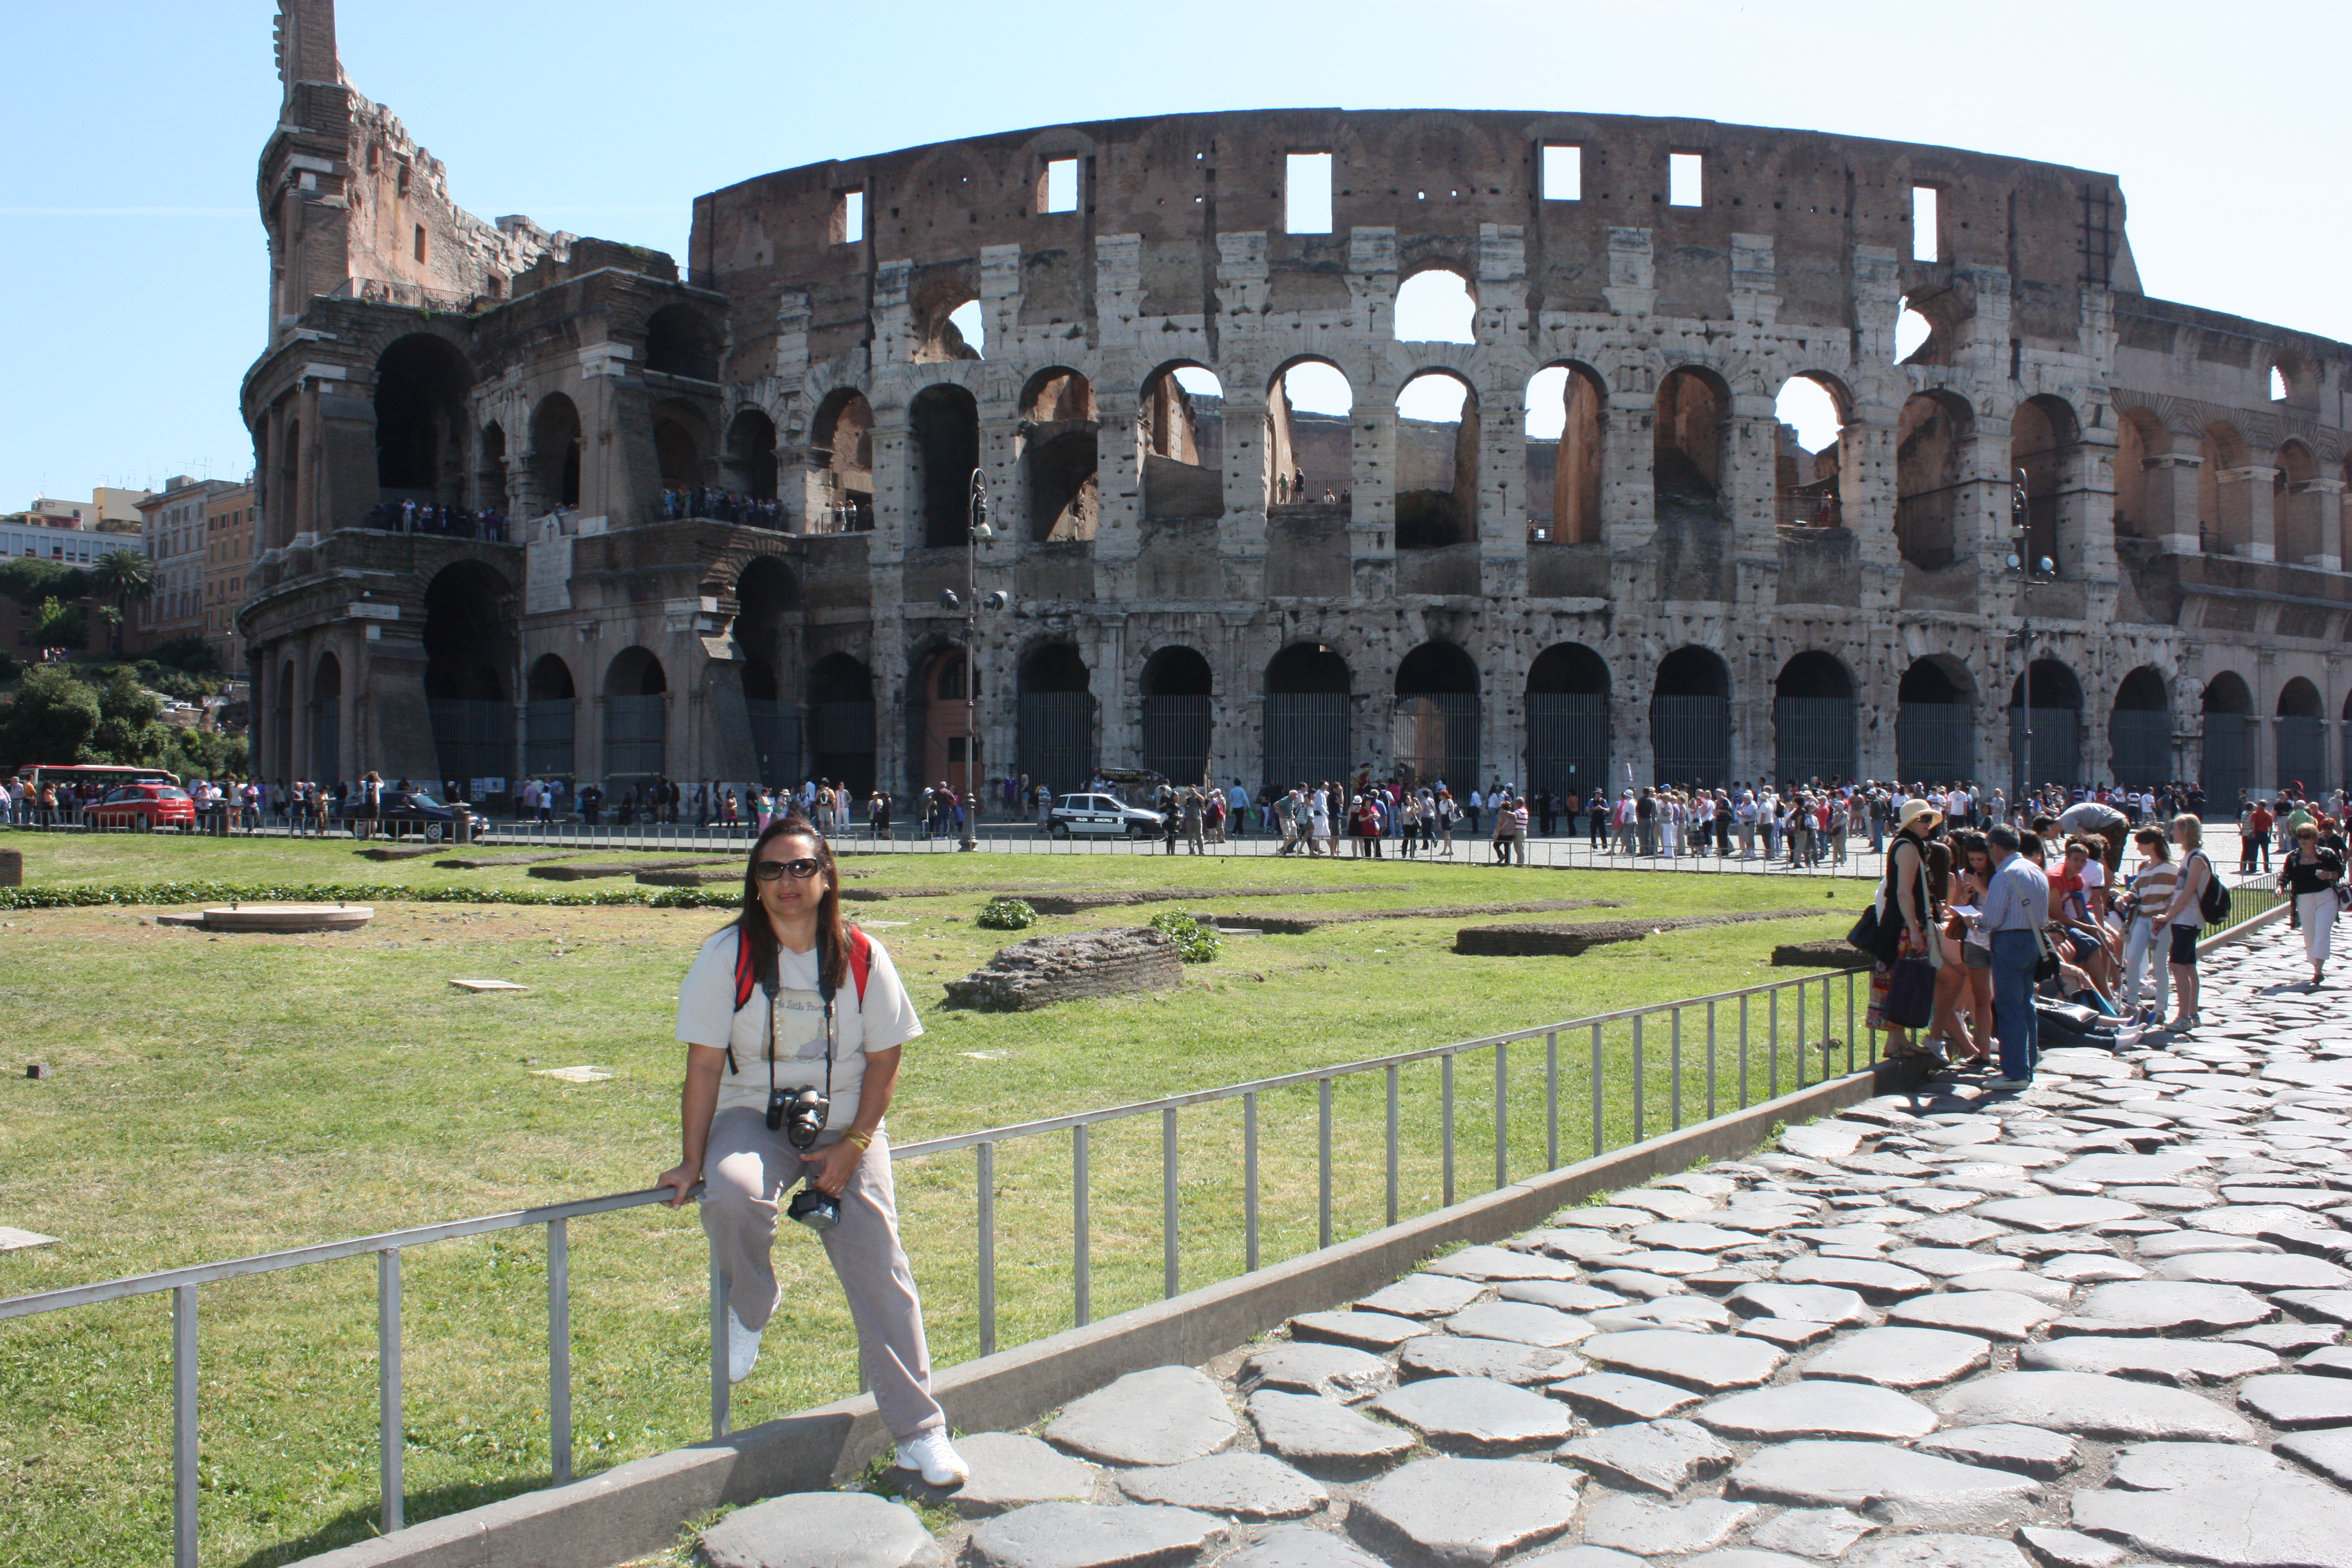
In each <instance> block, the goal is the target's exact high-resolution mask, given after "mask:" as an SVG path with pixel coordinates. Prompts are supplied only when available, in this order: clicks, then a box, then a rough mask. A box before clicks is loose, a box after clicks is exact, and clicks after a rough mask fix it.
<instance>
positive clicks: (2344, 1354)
mask: <svg viewBox="0 0 2352 1568" xmlns="http://www.w3.org/2000/svg"><path fill="white" fill-rule="evenodd" d="M2294 1369H2295V1371H2297V1372H2301V1373H2309V1374H2310V1375H2311V1376H2313V1377H2352V1346H2346V1345H2329V1346H2327V1347H2326V1348H2325V1349H2322V1350H2315V1351H2313V1352H2311V1353H2310V1354H2309V1355H2306V1356H2305V1357H2303V1358H2302V1359H2301V1360H2299V1361H2297V1362H2296V1363H2294Z"/></svg>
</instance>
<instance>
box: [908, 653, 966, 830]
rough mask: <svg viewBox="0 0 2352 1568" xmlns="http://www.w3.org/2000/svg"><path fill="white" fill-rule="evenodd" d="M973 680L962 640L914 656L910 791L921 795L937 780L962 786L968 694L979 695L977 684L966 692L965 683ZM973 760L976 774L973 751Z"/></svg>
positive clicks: (909, 685) (910, 689) (909, 688)
mask: <svg viewBox="0 0 2352 1568" xmlns="http://www.w3.org/2000/svg"><path fill="white" fill-rule="evenodd" d="M971 679H973V678H972V671H971V659H970V658H968V657H967V656H966V653H965V650H964V647H963V645H962V644H961V643H954V642H948V643H940V644H939V645H937V646H936V647H931V648H929V649H928V650H925V651H923V652H920V653H918V654H917V655H916V657H915V660H914V664H913V667H912V674H911V679H909V681H908V692H909V694H910V695H909V697H908V708H909V710H910V717H912V718H913V720H914V723H915V737H914V744H913V745H912V746H910V747H909V748H908V760H909V763H911V770H910V772H911V776H910V778H909V779H908V788H909V791H910V792H911V793H914V794H917V795H919V794H920V793H921V792H922V790H923V789H924V787H925V786H926V785H929V784H939V783H941V782H946V783H948V784H950V785H951V786H952V787H953V788H955V789H956V790H957V791H958V792H959V793H961V791H962V789H963V765H964V750H965V748H966V747H967V746H969V745H971V734H972V729H971V700H970V699H971V696H976V695H977V694H978V688H977V686H976V685H975V686H973V687H972V688H971V689H970V691H969V692H968V691H967V687H966V683H967V681H969V680H971ZM971 761H972V763H973V766H974V769H975V773H974V777H975V779H977V777H978V773H977V769H978V767H979V765H980V763H981V761H982V759H981V757H980V755H979V754H978V753H977V752H974V753H973V755H972V758H971Z"/></svg>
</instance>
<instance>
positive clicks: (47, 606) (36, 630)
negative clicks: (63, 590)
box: [33, 599, 89, 648]
mask: <svg viewBox="0 0 2352 1568" xmlns="http://www.w3.org/2000/svg"><path fill="white" fill-rule="evenodd" d="M34 614H35V621H34V626H33V640H34V641H35V642H37V643H38V644H39V645H40V646H41V647H75V648H78V647H89V628H88V627H87V626H84V625H83V624H82V618H81V611H80V610H79V608H78V607H76V606H75V605H68V604H67V603H66V602H65V601H64V600H62V599H43V600H42V601H41V607H40V608H39V609H38V610H37V611H36V612H34Z"/></svg>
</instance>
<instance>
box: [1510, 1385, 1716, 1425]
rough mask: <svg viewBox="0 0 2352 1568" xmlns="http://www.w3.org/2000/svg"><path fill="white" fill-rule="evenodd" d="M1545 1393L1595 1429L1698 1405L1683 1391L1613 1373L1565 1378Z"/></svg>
mask: <svg viewBox="0 0 2352 1568" xmlns="http://www.w3.org/2000/svg"><path fill="white" fill-rule="evenodd" d="M1545 1392H1546V1393H1547V1394H1550V1395H1551V1396H1552V1397H1553V1398H1554V1399H1564V1400H1566V1401H1568V1406H1569V1408H1570V1409H1571V1410H1573V1411H1575V1412H1576V1413H1577V1414H1578V1415H1581V1416H1583V1417H1584V1418H1585V1419H1586V1420H1587V1421H1590V1422H1591V1423H1592V1424H1593V1425H1594V1426H1609V1425H1612V1424H1613V1423H1616V1422H1622V1421H1655V1420H1657V1419H1658V1418H1659V1417H1660V1416H1663V1415H1673V1414H1674V1413H1675V1411H1677V1410H1687V1409H1689V1408H1690V1407H1691V1406H1692V1405H1696V1404H1697V1403H1698V1395H1697V1394H1692V1393H1690V1392H1689V1391H1688V1390H1686V1389H1680V1388H1676V1387H1675V1386H1674V1385H1673V1384H1664V1383H1657V1382H1654V1381H1653V1380H1651V1379H1649V1378H1646V1377H1627V1376H1626V1375H1625V1374H1624V1373H1615V1372H1596V1373H1587V1374H1586V1375H1584V1376H1581V1377H1571V1378H1566V1379H1563V1380H1562V1381H1560V1382H1559V1383H1555V1384H1551V1385H1550V1386H1549V1388H1547V1389H1546V1390H1545Z"/></svg>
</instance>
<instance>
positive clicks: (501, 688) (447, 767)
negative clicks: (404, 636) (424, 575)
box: [423, 561, 520, 799]
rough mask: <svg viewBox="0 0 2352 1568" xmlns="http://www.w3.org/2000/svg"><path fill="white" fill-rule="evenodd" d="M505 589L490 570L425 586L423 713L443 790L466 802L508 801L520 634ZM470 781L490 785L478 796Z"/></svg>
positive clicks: (465, 566) (470, 566)
mask: <svg viewBox="0 0 2352 1568" xmlns="http://www.w3.org/2000/svg"><path fill="white" fill-rule="evenodd" d="M512 591H513V590H512V589H511V588H510V587H509V585H508V584H507V583H506V581H505V580H504V579H503V578H501V577H499V574H497V573H496V572H494V571H492V570H491V569H490V568H489V567H488V566H486V565H484V564H482V563H479V562H476V561H461V562H458V563H455V564H453V565H449V566H445V567H443V568H442V569H441V570H440V571H439V572H437V573H436V574H434V576H433V580H432V581H431V582H430V583H427V584H425V630H424V634H423V637H424V643H425V711H426V713H427V716H428V718H429V720H430V721H431V724H432V728H433V752H434V755H435V757H436V759H437V765H438V766H439V768H440V770H441V780H442V784H443V786H444V787H445V788H446V789H448V790H449V791H450V792H451V793H452V794H454V795H458V796H460V797H462V798H466V799H476V798H479V797H480V796H481V795H504V794H505V793H507V790H506V784H505V780H506V776H507V774H508V773H509V771H510V770H511V769H512V768H513V766H514V721H515V714H514V703H513V702H512V700H510V699H509V696H508V688H507V672H508V671H509V670H511V669H512V668H514V664H515V654H516V649H517V647H518V646H519V637H520V626H518V624H517V623H516V621H515V620H514V619H513V611H512V608H511V606H510V605H509V604H508V602H507V601H508V599H509V595H510V594H511V593H512ZM476 779H483V780H489V779H496V780H499V784H496V785H491V784H483V785H482V786H481V788H480V789H479V790H478V791H477V790H476V788H475V786H474V784H473V781H474V780H476Z"/></svg>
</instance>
